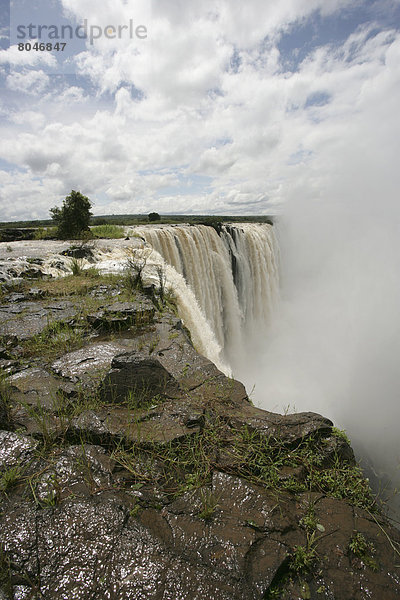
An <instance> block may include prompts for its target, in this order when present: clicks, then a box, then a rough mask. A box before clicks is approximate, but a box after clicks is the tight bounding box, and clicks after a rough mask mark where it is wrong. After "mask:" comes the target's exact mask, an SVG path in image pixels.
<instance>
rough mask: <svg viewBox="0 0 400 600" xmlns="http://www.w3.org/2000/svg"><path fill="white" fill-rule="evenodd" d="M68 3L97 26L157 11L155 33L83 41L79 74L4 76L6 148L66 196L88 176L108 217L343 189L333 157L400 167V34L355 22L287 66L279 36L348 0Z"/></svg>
mask: <svg viewBox="0 0 400 600" xmlns="http://www.w3.org/2000/svg"><path fill="white" fill-rule="evenodd" d="M361 4H362V3H361ZM63 6H64V9H65V11H66V12H67V13H68V14H69V15H73V17H74V19H75V20H76V21H77V22H79V21H80V20H82V19H84V18H89V17H91V16H92V18H94V16H95V17H96V22H97V23H99V24H100V25H102V26H105V25H106V24H108V23H125V22H127V21H129V18H131V17H132V15H133V17H134V19H135V21H136V20H137V21H138V22H142V19H143V20H145V19H148V20H147V21H146V23H147V24H148V32H149V38H148V39H147V40H142V41H138V40H134V39H133V40H109V39H105V38H102V39H99V40H98V41H97V42H96V43H95V44H93V46H92V45H91V44H90V43H89V42H87V44H86V49H85V51H84V52H82V53H80V54H79V55H78V56H77V57H76V61H77V69H78V72H79V75H78V77H77V78H72V79H71V80H69V79H68V78H60V77H58V78H56V77H54V76H49V75H46V74H45V73H43V71H41V70H40V68H39V67H38V68H37V69H33V70H22V71H21V72H14V71H13V72H12V73H10V74H9V75H8V76H6V78H5V81H6V84H5V85H6V90H7V91H8V93H9V94H11V96H10V105H11V106H13V108H12V110H10V109H7V110H5V111H4V112H5V117H6V124H5V126H4V128H3V136H2V138H3V143H2V148H1V150H0V157H2V158H3V159H5V160H7V161H11V162H12V163H14V164H15V165H17V166H18V167H19V168H20V169H22V170H24V177H27V178H29V177H31V178H37V177H39V178H40V179H41V181H42V182H43V184H44V185H47V184H49V185H52V184H53V183H54V182H59V181H61V182H62V185H63V186H64V189H65V194H66V193H68V192H69V190H70V188H71V185H72V184H74V185H77V186H80V187H83V186H86V188H87V190H89V191H90V193H91V194H92V195H93V197H94V199H96V198H97V197H99V198H102V202H101V203H100V205H99V206H100V207H101V209H102V210H103V209H104V212H109V211H108V210H107V209H106V206H107V202H108V201H109V202H112V204H110V210H111V206H112V207H113V211H116V210H117V208H116V207H118V211H121V212H135V210H134V208H135V206H137V207H138V210H139V207H141V206H146V207H148V208H149V209H154V210H157V211H159V212H160V211H162V210H163V209H165V207H167V206H168V209H167V210H168V212H171V210H176V211H180V210H182V211H183V212H185V211H186V210H190V211H194V212H196V211H197V212H200V213H204V212H207V211H210V212H218V211H222V212H226V213H232V212H234V211H237V212H238V213H243V212H245V211H246V210H247V211H249V212H257V213H268V212H276V211H279V210H280V205H281V204H283V203H284V202H285V201H286V200H287V199H288V198H290V197H291V196H292V195H299V194H300V195H301V196H306V197H310V196H311V197H322V196H323V195H324V194H325V193H327V190H328V188H329V186H332V185H335V186H336V185H337V184H336V182H335V177H334V173H335V169H336V168H337V160H338V156H346V160H347V161H348V164H349V165H354V167H357V166H358V165H359V164H360V162H362V160H363V156H365V155H368V157H369V160H370V161H371V162H373V163H374V164H375V165H376V167H377V168H379V169H380V168H382V169H385V173H388V172H389V166H390V167H391V166H392V163H393V159H392V157H393V156H396V144H397V141H396V140H397V139H398V138H394V136H393V123H394V124H395V123H397V122H398V118H397V103H398V102H397V98H398V92H399V90H398V79H399V67H398V65H399V64H400V63H399V60H398V58H399V56H398V54H399V43H400V34H399V31H398V30H395V29H387V28H382V27H379V24H377V22H376V21H374V22H371V23H360V24H358V25H357V23H355V25H354V28H353V31H351V33H350V34H349V35H348V36H347V39H345V40H344V41H341V43H340V44H335V43H334V42H333V41H332V40H330V41H329V43H328V42H326V43H323V42H319V43H318V44H317V45H315V46H312V45H311V46H310V49H309V51H308V53H307V54H306V55H305V56H304V57H303V58H302V60H301V61H300V62H298V63H296V65H295V66H292V67H291V69H289V68H288V66H287V64H288V63H287V61H286V57H285V55H283V54H282V50H281V49H280V46H279V41H280V39H281V36H282V35H283V34H284V33H285V35H286V36H287V35H289V36H290V35H291V34H292V33H295V32H296V28H299V27H303V26H304V25H305V24H306V23H309V22H312V21H313V19H314V18H315V15H316V14H319V15H320V16H319V18H320V19H322V20H323V19H324V18H325V19H326V18H331V19H334V18H335V13H338V11H342V12H341V17H343V11H344V12H345V11H346V10H347V8H348V7H349V6H350V2H348V1H345V0H343V1H342V0H340V1H339V0H330V1H329V2H326V1H324V2H323V1H322V0H312V1H311V2H310V1H309V0H307V1H306V0H304V1H303V0H301V1H298V0H296V1H294V0H285V1H283V2H279V3H265V2H262V1H261V0H252V1H251V2H249V3H247V4H246V7H245V8H244V5H243V4H241V3H239V2H238V1H236V0H235V1H233V2H232V1H229V2H228V0H219V1H218V2H215V1H214V0H213V1H211V0H203V1H202V2H194V1H189V2H188V1H185V2H183V1H180V0H173V1H172V0H171V2H168V3H165V2H157V3H154V4H153V11H152V13H151V14H149V10H148V6H149V4H148V2H147V1H146V2H145V1H144V0H143V2H136V1H135V2H130V1H128V2H122V0H121V1H120V2H111V1H108V0H107V2H103V3H101V6H100V5H96V10H95V11H94V10H93V6H94V5H93V1H92V0H84V1H79V2H77V1H76V0H63ZM351 6H352V7H353V12H354V10H355V8H354V5H353V4H351ZM387 10H389V8H388V9H387ZM143 22H144V21H143ZM295 39H296V38H295V36H294V38H293V44H295ZM294 50H295V46H294ZM14 53H15V52H14ZM19 54H21V55H22V54H24V53H19ZM35 54H40V53H35ZM32 56H33V53H32ZM21 60H22V59H21ZM12 94H14V96H12ZM17 94H18V95H17ZM33 95H35V107H33V106H32V105H29V103H27V99H28V98H29V97H32V96H33ZM43 115H45V121H44V122H43V121H42V119H43ZM7 119H8V122H7ZM394 126H395V125H394ZM39 130H40V135H37V133H38V131H39ZM382 148H385V152H383V153H382ZM386 149H387V151H386ZM389 149H390V155H389ZM193 177H195V179H193ZM202 177H207V178H209V179H208V180H207V183H206V184H204V183H202V180H201V178H202ZM191 178H192V181H194V182H195V183H194V184H193V183H192V184H190V181H191ZM196 178H197V179H196ZM378 179H379V178H376V180H375V181H377V180H378ZM346 184H349V185H352V186H353V187H356V186H355V183H354V182H353V183H351V181H346ZM342 185H344V180H343V181H342ZM374 185H375V188H377V187H379V186H378V185H377V184H376V183H375V184H374ZM386 185H388V184H387V183H386V182H385V183H381V187H382V186H383V187H384V186H386ZM171 190H173V191H172V192H171ZM185 197H186V200H184V198H185ZM173 198H175V201H173V200H172V199H173ZM167 199H168V200H167ZM14 200H15V202H16V203H18V202H19V201H20V200H19V198H18V197H15V198H14ZM115 203H117V204H115ZM196 203H197V204H196ZM22 206H25V209H26V210H28V207H27V205H26V204H25V203H23V204H22ZM196 207H197V208H196ZM26 216H29V215H28V214H26Z"/></svg>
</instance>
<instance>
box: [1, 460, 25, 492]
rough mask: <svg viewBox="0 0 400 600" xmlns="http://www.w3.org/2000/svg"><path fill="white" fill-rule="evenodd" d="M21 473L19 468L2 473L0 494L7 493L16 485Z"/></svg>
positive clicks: (12, 468)
mask: <svg viewBox="0 0 400 600" xmlns="http://www.w3.org/2000/svg"><path fill="white" fill-rule="evenodd" d="M21 476H22V471H21V467H20V466H18V465H17V466H15V467H11V468H10V469H7V470H6V471H4V472H3V473H2V474H1V476H0V492H3V493H5V492H7V491H8V490H9V489H11V488H12V487H14V486H15V485H17V483H18V482H19V480H20V479H21Z"/></svg>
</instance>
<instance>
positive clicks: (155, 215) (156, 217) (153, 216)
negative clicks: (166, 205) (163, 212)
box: [148, 212, 161, 223]
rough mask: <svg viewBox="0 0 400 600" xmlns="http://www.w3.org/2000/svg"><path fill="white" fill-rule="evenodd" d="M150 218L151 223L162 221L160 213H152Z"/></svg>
mask: <svg viewBox="0 0 400 600" xmlns="http://www.w3.org/2000/svg"><path fill="white" fill-rule="evenodd" d="M148 218H149V221H150V223H153V222H154V221H160V220H161V217H160V215H159V214H158V213H156V212H151V213H150V214H149V217H148Z"/></svg>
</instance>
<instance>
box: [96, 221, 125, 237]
mask: <svg viewBox="0 0 400 600" xmlns="http://www.w3.org/2000/svg"><path fill="white" fill-rule="evenodd" d="M90 231H91V232H92V233H93V235H94V237H96V238H106V239H109V240H117V239H121V238H124V237H125V233H124V230H123V229H122V228H121V227H120V226H119V225H111V224H108V225H107V224H106V225H94V226H92V227H91V228H90Z"/></svg>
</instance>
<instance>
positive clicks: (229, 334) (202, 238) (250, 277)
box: [135, 223, 279, 368]
mask: <svg viewBox="0 0 400 600" xmlns="http://www.w3.org/2000/svg"><path fill="white" fill-rule="evenodd" d="M135 233H136V234H139V235H141V236H142V237H143V238H144V239H145V240H146V241H147V242H148V243H149V244H150V245H151V247H152V248H154V249H155V250H156V251H157V252H158V253H159V254H161V256H162V257H163V258H164V259H165V261H166V262H167V263H168V264H169V265H171V266H172V267H174V269H175V270H176V271H177V272H178V273H180V274H181V275H182V276H183V277H184V279H185V281H186V282H187V284H188V285H189V287H190V288H191V290H192V291H193V293H194V295H195V297H196V299H197V301H198V303H199V305H200V308H201V310H202V312H203V314H204V315H205V317H206V319H207V320H208V322H209V324H210V326H211V329H212V331H213V332H214V334H215V336H216V338H217V341H218V343H219V344H220V345H221V346H222V348H223V355H224V357H225V358H226V360H228V362H229V363H230V364H231V365H232V366H233V367H234V368H235V366H236V365H237V364H239V363H240V362H241V357H242V355H243V353H244V352H246V341H247V340H248V339H249V338H250V337H251V336H253V335H254V334H255V332H258V331H260V327H261V328H263V327H264V326H265V325H266V324H267V323H268V321H269V319H270V317H271V314H272V311H273V309H274V307H275V305H276V303H277V298H278V294H279V292H278V289H279V275H278V259H277V257H278V252H277V244H276V240H275V236H274V233H273V227H272V226H271V225H268V224H255V223H252V224H248V223H243V224H235V225H227V226H223V227H221V231H220V235H218V233H217V231H216V230H215V229H214V228H212V227H208V226H205V225H197V226H174V227H163V226H159V227H154V226H152V227H142V228H135Z"/></svg>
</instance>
